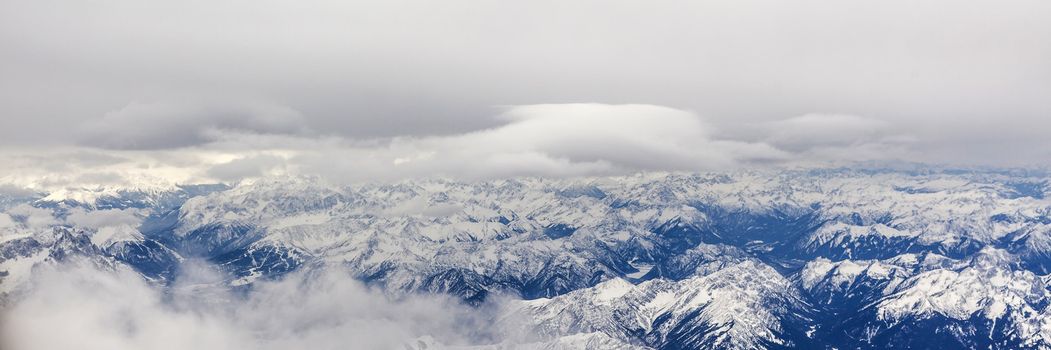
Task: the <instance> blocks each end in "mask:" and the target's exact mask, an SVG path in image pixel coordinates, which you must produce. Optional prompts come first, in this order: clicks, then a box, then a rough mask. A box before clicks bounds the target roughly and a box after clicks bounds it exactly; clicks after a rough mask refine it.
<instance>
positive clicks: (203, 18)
mask: <svg viewBox="0 0 1051 350" xmlns="http://www.w3.org/2000/svg"><path fill="white" fill-rule="evenodd" d="M1049 16H1051V3H1048V2H1046V1H1028V0H1023V1H1011V2H995V1H964V2H960V1H941V0H936V1H929V2H923V3H916V2H913V1H896V0H895V1H884V2H879V3H878V4H877V3H865V2H853V1H832V0H807V1H801V2H794V3H784V2H780V1H764V0H756V1H752V0H748V1H739V2H733V3H732V4H731V3H723V2H707V1H701V2H690V3H682V2H672V1H654V2H634V1H581V2H572V3H566V2H561V1H531V2H524V3H506V2H475V1H459V0H454V1H443V2H441V3H434V2H427V1H416V0H405V1H395V2H390V1H355V2H327V1H320V2H296V3H290V2H279V1H269V0H264V1H251V2H249V1H241V0H235V1H230V2H223V3H210V2H198V1H188V2H187V1H182V2H168V1H160V2H151V3H150V4H148V5H147V4H143V3H141V2H138V1H130V0H110V1H104V2H103V3H91V4H88V3H82V2H74V1H64V0H55V1H45V2H41V1H28V0H10V1H2V2H0V47H3V48H4V52H5V54H4V55H0V74H2V75H3V76H4V79H0V115H2V118H0V145H2V146H3V147H4V148H5V149H4V150H3V152H2V153H3V157H4V159H5V160H6V161H7V164H8V165H9V166H8V167H7V169H6V170H5V172H6V173H4V174H2V175H0V176H5V177H6V178H8V180H11V181H7V182H17V181H14V180H18V181H21V182H26V181H30V180H25V179H31V181H33V182H35V183H38V184H40V185H41V186H44V185H58V184H63V183H97V184H105V183H119V182H122V181H127V180H128V179H129V178H134V179H135V181H139V182H143V181H146V182H157V181H179V182H186V181H205V180H208V181H214V180H222V181H236V180H237V179H240V178H245V177H253V176H260V175H267V174H274V173H285V172H301V173H319V174H325V175H331V176H333V177H338V178H340V179H350V180H361V179H377V178H378V179H389V178H399V177H415V176H421V175H445V176H457V177H494V176H508V175H553V176H569V175H577V174H604V173H618V172H625V171H633V170H706V169H716V168H725V167H737V166H749V165H770V164H798V163H807V162H811V163H813V162H844V161H857V160H869V159H904V160H915V161H937V162H951V163H961V164H980V165H1034V164H1035V165H1046V164H1047V159H1051V141H1049V139H1048V138H1047V137H1046V132H1047V130H1051V118H1048V116H1049V115H1051V104H1048V103H1046V101H1047V100H1048V98H1049V97H1051V66H1049V65H1047V64H1046V62H1049V61H1051V40H1048V39H1049V38H1048V34H1047V33H1051V21H1047V20H1046V19H1047V18H1048V17H1049ZM573 102H587V103H573ZM500 106H512V107H500ZM493 115H502V118H493V117H492V116H493ZM85 147H86V148H85ZM93 148H94V149H93ZM99 149H102V150H99ZM103 150H104V151H103ZM12 179H13V180H12Z"/></svg>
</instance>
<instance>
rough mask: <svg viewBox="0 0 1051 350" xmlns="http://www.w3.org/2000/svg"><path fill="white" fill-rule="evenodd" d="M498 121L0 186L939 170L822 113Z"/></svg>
mask: <svg viewBox="0 0 1051 350" xmlns="http://www.w3.org/2000/svg"><path fill="white" fill-rule="evenodd" d="M497 119H498V120H500V121H502V122H503V123H504V124H503V125H501V126H498V127H493V128H488V129H483V130H478V131H472V132H467V133H462V134H455V135H445V136H429V137H395V138H375V139H370V140H358V139H352V138H344V137H336V136H312V135H300V134H293V135H289V134H260V133H254V132H248V131H245V130H215V131H214V132H213V133H212V136H213V137H214V138H213V139H212V140H211V141H209V142H208V143H206V144H202V145H197V146H193V147H184V148H179V149H172V150H147V151H143V150H90V149H87V150H86V149H81V148H73V150H72V151H68V150H67V151H64V152H52V153H47V154H36V155H32V156H25V155H22V154H20V153H17V152H16V153H12V154H9V155H6V157H5V159H4V161H5V163H6V164H8V167H7V169H6V170H5V171H4V172H0V182H6V183H13V184H15V185H19V186H23V187H31V188H39V189H41V190H43V191H49V190H53V189H54V188H63V187H68V186H74V187H77V186H80V187H83V186H89V187H90V186H95V185H101V186H106V185H117V184H125V185H132V186H150V185H154V184H159V185H163V184H165V183H168V184H171V183H195V182H214V181H223V182H236V181H239V180H241V179H245V178H254V177H261V176H270V175H281V174H297V175H321V176H324V177H326V178H328V179H330V180H333V181H335V182H363V181H397V180H401V179H406V178H421V177H435V176H438V177H450V178H456V179H465V180H474V179H489V178H501V177H510V176H555V177H565V176H582V175H608V174H625V173H632V172H637V171H654V170H656V171H661V170H666V171H705V170H727V169H734V168H740V167H750V166H793V165H829V164H832V165H836V164H842V163H843V162H850V161H867V160H927V161H930V160H932V159H922V158H916V154H915V153H916V152H915V151H914V150H913V146H914V144H915V143H916V142H915V140H914V139H913V138H912V137H911V136H910V135H908V134H901V133H897V132H896V131H895V130H894V128H892V127H891V126H890V125H887V124H886V123H884V122H881V121H878V120H872V119H867V118H863V117H858V116H852V115H816V114H811V115H804V116H800V117H794V118H789V119H785V120H781V121H774V122H764V123H756V124H752V125H750V127H749V128H746V130H744V131H737V132H734V133H735V134H737V136H736V137H735V138H724V137H720V135H723V134H725V133H723V132H722V131H721V130H720V129H719V128H718V127H716V126H714V125H713V124H712V123H710V122H709V121H708V120H707V119H706V118H703V117H700V116H698V115H696V114H694V113H691V112H688V111H682V110H677V109H672V108H668V107H661V106H652V105H605V104H547V105H529V106H515V107H508V109H507V110H506V111H505V113H503V114H501V115H500V116H499V117H498V118H497ZM95 153H102V154H106V155H109V156H110V157H109V158H106V159H108V160H109V161H106V162H97V164H96V165H94V166H80V167H78V168H76V169H67V170H66V171H63V172H55V171H53V170H51V167H49V166H46V164H50V163H51V162H55V163H61V160H62V159H63V158H67V157H74V158H76V157H82V156H84V155H85V154H88V155H91V154H95ZM86 158H92V157H90V156H87V157H86ZM41 159H49V160H50V161H49V162H41V161H40V160H41Z"/></svg>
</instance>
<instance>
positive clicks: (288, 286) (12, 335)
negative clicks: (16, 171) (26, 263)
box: [0, 263, 497, 350]
mask: <svg viewBox="0 0 1051 350" xmlns="http://www.w3.org/2000/svg"><path fill="white" fill-rule="evenodd" d="M188 265H192V264H190V263H188ZM184 270H188V271H190V272H186V273H184V275H183V276H180V277H179V280H178V281H177V282H176V285H175V286H174V287H173V288H172V292H171V293H168V294H166V293H162V291H161V290H160V289H159V288H158V287H155V286H151V285H148V284H146V283H145V282H144V281H143V280H142V279H141V277H139V276H138V275H136V274H135V273H134V272H131V271H124V270H120V271H115V272H114V271H101V270H97V269H94V268H88V267H84V266H65V267H49V268H44V269H41V271H39V273H36V272H35V273H34V279H33V282H32V283H33V285H32V288H31V289H30V291H31V292H29V293H28V294H25V295H22V296H21V297H20V299H19V300H18V301H17V302H15V303H13V305H12V306H11V307H10V308H9V309H7V310H5V311H6V312H4V313H0V325H2V327H0V347H3V348H5V349H8V348H10V349H21V350H33V349H74V348H75V349H85V350H93V349H202V350H212V349H215V350H219V349H224V350H225V349H308V348H309V349H346V348H348V347H351V348H360V349H399V350H401V349H406V348H408V347H406V345H410V346H413V347H415V346H418V344H417V342H418V341H419V340H424V341H425V342H429V343H430V344H432V345H433V344H435V343H436V342H437V343H440V344H446V345H456V344H469V343H472V342H489V341H492V340H493V338H492V337H493V336H495V335H497V334H495V333H492V332H493V331H494V330H493V329H490V327H491V326H490V323H488V319H487V318H486V317H489V315H488V314H487V311H486V309H484V308H482V309H471V308H468V307H466V306H460V305H459V304H457V303H456V302H454V301H451V300H450V299H447V298H444V297H440V296H413V297H409V298H404V299H399V300H392V299H389V298H388V297H386V296H384V295H382V294H380V293H378V292H376V291H373V290H370V289H368V288H366V287H364V286H363V285H361V284H360V282H357V281H356V280H353V279H352V278H351V277H350V276H348V275H342V274H340V273H338V272H327V273H323V274H319V275H318V276H311V277H310V278H307V277H306V276H304V275H293V276H291V277H289V278H286V279H284V280H282V281H279V282H267V283H260V284H258V285H257V286H256V287H255V288H254V289H253V290H252V291H251V292H248V293H247V294H235V293H231V292H229V291H227V290H225V289H222V288H217V287H214V286H212V285H210V284H208V283H211V282H215V281H216V279H217V278H218V276H214V275H212V274H214V273H215V272H214V271H210V270H209V267H208V266H203V265H202V266H200V268H199V269H184ZM425 336H426V337H425Z"/></svg>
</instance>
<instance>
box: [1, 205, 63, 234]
mask: <svg viewBox="0 0 1051 350" xmlns="http://www.w3.org/2000/svg"><path fill="white" fill-rule="evenodd" d="M7 214H8V215H10V216H11V217H12V218H14V219H15V220H16V221H19V222H21V223H22V224H23V225H25V226H26V227H27V228H30V229H40V228H47V227H51V226H54V225H57V224H59V220H58V219H56V218H55V215H54V213H53V212H52V211H51V210H49V209H44V208H36V207H33V206H31V205H29V204H19V205H17V206H14V207H11V208H9V209H7Z"/></svg>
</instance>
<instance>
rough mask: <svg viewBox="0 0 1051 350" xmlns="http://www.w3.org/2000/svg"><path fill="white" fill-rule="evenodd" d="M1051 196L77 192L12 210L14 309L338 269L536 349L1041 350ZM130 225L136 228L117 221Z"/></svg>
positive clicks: (968, 189)
mask: <svg viewBox="0 0 1051 350" xmlns="http://www.w3.org/2000/svg"><path fill="white" fill-rule="evenodd" d="M1048 178H1049V177H1048V176H1047V175H1046V174H1043V173H1034V172H1023V171H999V170H981V171H971V170H969V171H955V170H937V171H934V170H931V171H912V172H908V171H884V170H879V171H876V170H852V169H833V170H805V171H804V170H801V171H781V172H736V173H721V174H641V175H636V176H628V177H604V178H576V179H544V178H521V179H510V180H496V181H485V182H470V183H465V182H456V181H447V180H418V181H407V182H401V183H396V184H365V185H355V186H336V185H330V184H327V183H325V182H323V181H321V180H318V179H312V178H281V179H263V180H258V181H254V182H251V183H242V184H240V185H237V186H234V187H232V188H231V187H226V186H201V185H198V186H183V187H172V188H166V189H149V190H135V189H70V190H64V191H63V192H53V193H39V194H38V195H36V196H25V195H22V196H19V197H13V196H8V197H3V198H0V203H3V207H2V209H3V210H4V214H3V215H6V216H7V217H6V218H5V217H0V293H3V295H6V296H7V298H17V295H18V293H19V290H20V288H21V286H23V285H25V281H28V280H29V276H31V275H32V271H33V269H34V268H35V267H36V266H40V265H47V264H58V263H65V262H68V261H71V260H73V261H75V262H76V263H88V264H93V265H96V266H101V267H104V268H110V269H132V270H134V271H137V272H138V273H139V274H141V275H142V276H143V278H145V279H147V280H148V281H151V283H155V284H157V285H158V286H162V287H163V286H166V285H168V284H170V283H171V282H172V281H173V280H174V279H176V276H177V275H178V272H179V270H180V268H181V266H182V264H183V262H184V261H186V260H191V259H192V260H205V261H208V262H210V263H212V264H214V265H216V266H219V267H220V268H221V269H222V270H223V271H224V272H225V274H226V276H228V277H227V278H226V279H224V280H223V282H222V283H223V284H225V285H227V286H230V287H232V288H242V289H250V288H251V287H252V285H253V284H254V283H256V282H258V281H264V280H273V279H280V278H281V277H282V276H284V275H286V274H288V273H292V272H297V271H300V272H306V273H310V272H311V271H321V270H326V269H341V270H344V271H348V272H350V273H351V274H352V275H353V276H355V277H356V278H358V279H360V280H361V281H364V282H366V283H368V284H370V285H372V286H375V287H377V288H380V289H382V290H384V291H385V292H386V293H388V294H390V295H391V296H392V297H398V296H404V295H410V294H414V293H439V294H448V295H452V296H454V297H455V298H457V299H459V300H462V301H463V302H464V303H466V304H469V305H474V307H485V305H486V304H487V303H488V302H489V301H491V300H495V299H507V298H512V299H514V300H515V301H512V302H509V303H508V304H509V305H507V307H506V310H505V311H503V312H504V313H505V316H506V318H504V319H505V320H506V322H508V323H510V322H511V320H514V322H515V324H513V325H510V324H508V325H506V326H509V327H512V326H513V327H516V328H517V329H522V330H523V331H524V332H527V333H529V334H532V335H533V337H534V338H535V339H533V342H531V343H528V344H518V346H520V347H522V348H552V349H555V348H560V349H561V348H566V349H572V348H591V349H609V348H640V349H645V348H652V349H696V348H703V349H757V348H762V349H815V348H818V349H833V348H835V349H880V348H890V347H898V348H925V349H959V348H992V349H1048V348H1051V309H1049V305H1051V275H1049V274H1048V273H1049V272H1051V271H1049V270H1051V201H1049V200H1048V199H1047V198H1045V195H1046V194H1047V193H1048V192H1049V191H1051V189H1049V186H1048ZM2 196H4V195H2V194H0V197H2ZM118 212H119V213H121V214H122V215H125V216H131V217H133V218H136V220H137V221H135V223H134V224H130V223H128V222H127V220H108V219H107V220H104V218H111V217H114V214H116V213H118ZM85 218H96V219H92V220H88V219H85ZM418 343H419V347H420V348H424V347H427V346H428V344H429V343H428V341H426V340H419V342H418ZM410 346H416V345H411V344H410ZM430 346H431V347H434V346H436V345H433V344H431V345H430ZM485 346H493V347H496V348H499V347H498V345H485V344H480V345H478V348H484V347H485ZM500 346H502V345H500ZM472 348H475V347H472Z"/></svg>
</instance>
